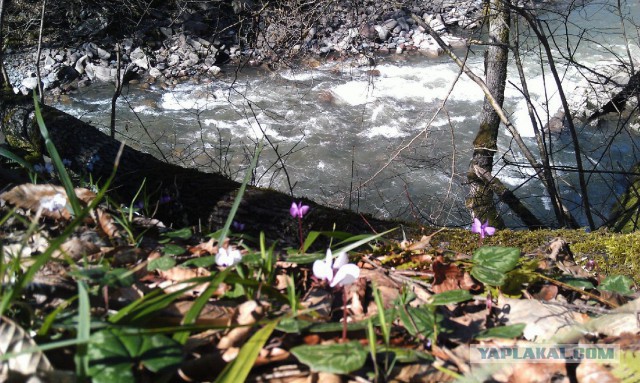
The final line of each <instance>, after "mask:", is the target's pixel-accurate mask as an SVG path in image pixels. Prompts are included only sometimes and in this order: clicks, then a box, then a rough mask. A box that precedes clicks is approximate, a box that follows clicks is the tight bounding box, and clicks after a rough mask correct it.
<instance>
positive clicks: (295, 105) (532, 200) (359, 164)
mask: <svg viewBox="0 0 640 383" xmlns="http://www.w3.org/2000/svg"><path fill="white" fill-rule="evenodd" d="M639 10H640V6H639V5H638V2H637V1H636V2H633V3H630V4H626V5H625V8H624V12H628V13H629V14H631V15H633V14H634V13H633V12H636V13H635V14H638V11H639ZM610 11H611V10H610V8H606V7H604V6H601V5H598V4H593V5H591V6H589V7H586V8H585V10H583V11H582V12H580V13H576V15H575V16H573V18H572V19H570V20H569V21H570V22H575V23H576V24H578V25H582V26H585V25H589V26H592V27H593V28H594V29H592V30H591V32H590V34H589V35H588V36H585V35H583V36H582V37H583V40H582V41H581V44H580V45H579V49H578V50H577V51H576V52H575V55H574V58H576V59H577V60H579V61H580V62H582V63H583V64H585V65H589V66H590V67H592V68H596V69H597V68H602V67H603V66H605V65H607V66H609V65H610V64H611V62H612V61H613V59H614V57H613V56H612V54H611V52H607V50H606V49H610V50H612V51H615V52H617V53H618V54H619V55H621V57H622V59H624V58H625V57H626V53H625V52H624V45H623V44H622V40H621V38H620V33H619V31H620V28H619V21H618V19H617V18H616V16H615V14H612V13H611V12H610ZM605 14H606V15H607V17H606V18H605V17H604V15H605ZM548 18H549V19H551V16H548ZM553 23H554V24H552V25H556V26H560V27H563V28H564V25H565V24H564V23H561V24H558V23H557V21H553ZM568 25H569V27H568V28H567V30H568V31H569V32H570V33H576V32H577V31H578V30H577V28H575V27H573V26H571V24H568ZM600 27H602V28H601V29H598V30H596V29H595V28H600ZM630 30H631V31H635V32H633V33H635V34H634V35H633V36H635V40H634V41H635V44H636V47H635V48H634V49H635V51H634V54H635V55H636V57H637V55H639V54H640V50H638V48H637V44H638V38H637V30H636V29H633V28H631V29H630ZM605 32H606V34H604V33H605ZM586 37H589V39H593V40H596V41H599V42H601V43H602V42H605V43H606V44H605V45H597V44H594V43H592V42H589V41H586V40H588V39H587V38H586ZM576 39H577V37H576V38H573V40H574V41H577V40H576ZM523 42H524V43H527V40H524V41H523ZM605 48H606V49H605ZM537 51H538V48H535V49H534V50H532V51H530V52H526V53H525V56H524V57H525V72H526V75H527V82H528V86H529V91H530V92H531V94H532V97H533V98H534V103H535V105H536V110H537V112H538V114H539V117H540V119H541V120H542V121H546V120H547V117H548V115H549V114H548V113H547V110H548V111H550V114H551V115H553V114H554V113H555V112H556V111H557V110H558V108H559V107H560V101H559V98H558V97H557V91H556V87H555V86H554V85H553V81H552V78H551V74H550V72H549V71H548V69H547V70H545V71H544V72H543V71H542V70H541V69H540V65H539V62H540V59H539V58H538V56H537V55H536V52H537ZM457 53H458V54H459V55H464V54H465V52H460V51H458V52H457ZM483 60H484V58H483V54H482V51H481V50H480V49H477V48H474V49H473V50H472V51H470V52H469V54H468V56H467V64H468V65H469V67H471V68H472V69H473V70H474V71H475V72H476V73H478V74H480V75H481V74H482V70H483ZM509 70H510V75H509V82H510V83H511V84H510V85H509V86H508V87H507V90H506V100H505V110H506V111H507V112H508V113H509V116H510V119H511V120H512V121H513V123H514V125H515V126H516V127H517V129H518V130H519V132H520V134H521V135H523V136H524V138H525V142H526V143H527V144H528V145H529V146H530V148H531V150H532V151H533V152H534V153H537V149H536V144H535V140H534V138H533V128H532V125H531V122H530V118H529V115H528V113H527V108H526V103H525V100H524V97H523V96H522V94H521V92H520V91H519V90H518V88H517V87H515V86H514V85H513V84H517V83H519V81H518V76H517V72H516V70H515V67H514V66H513V65H511V67H510V69H509ZM560 72H561V76H562V77H563V86H564V87H565V92H567V94H569V95H572V94H573V95H574V96H575V95H576V94H579V92H580V89H581V88H579V87H578V85H579V84H581V83H582V84H584V80H583V79H582V77H580V76H579V72H580V71H579V70H578V69H576V67H568V66H564V65H560ZM225 73H226V74H225V75H223V76H222V77H221V78H218V79H215V80H214V81H211V82H209V83H198V84H195V83H191V82H185V83H181V84H177V85H176V86H175V87H173V88H172V89H167V90H165V89H162V88H160V87H159V86H155V85H153V86H151V87H150V88H148V89H147V88H144V89H143V87H139V86H129V87H128V88H127V89H125V91H124V92H123V95H122V97H121V98H120V100H119V101H118V130H119V131H120V132H121V133H122V134H123V135H124V136H126V137H128V142H129V143H131V144H132V145H134V146H136V145H138V143H144V145H142V144H139V145H140V146H141V147H144V149H145V150H148V151H150V152H152V153H154V154H156V155H158V154H159V151H162V152H163V153H164V155H165V156H168V157H170V158H171V159H172V160H174V161H178V162H181V163H184V164H185V165H189V166H198V167H199V168H201V169H203V170H210V171H223V172H226V173H228V174H230V175H232V176H234V177H236V178H241V177H242V174H243V172H244V170H243V169H244V167H245V166H246V164H247V163H248V160H247V159H248V158H249V157H250V156H251V154H252V153H253V151H254V150H255V146H256V142H257V141H258V140H259V139H260V138H261V137H263V136H266V137H267V138H268V142H267V145H266V150H265V151H264V152H263V154H262V156H261V157H260V162H259V167H258V169H257V171H256V179H255V183H256V184H257V185H259V186H265V187H273V188H277V189H280V190H282V191H286V192H290V191H291V190H293V194H294V195H295V196H307V197H309V198H312V199H314V200H315V201H317V202H320V203H324V204H329V205H333V206H340V207H350V208H352V209H354V210H358V211H364V212H369V213H373V214H375V215H377V216H380V217H385V218H393V217H400V218H405V219H413V218H416V219H418V220H420V221H422V222H428V223H430V224H441V225H444V224H447V225H467V224H468V222H469V221H470V218H469V214H468V212H467V211H466V210H465V207H464V199H465V196H466V192H467V190H466V188H465V180H466V170H467V167H468V164H469V158H470V155H471V142H472V140H473V138H474V135H475V132H476V129H477V127H478V125H479V114H480V108H481V105H482V100H483V93H482V91H481V90H480V88H479V87H478V86H477V85H476V84H475V83H473V81H471V80H470V79H469V78H468V77H466V76H464V75H462V76H460V75H459V74H460V70H459V68H458V67H457V66H456V65H455V64H453V63H452V62H451V61H450V60H449V58H448V57H440V58H427V57H423V56H420V55H403V56H387V57H382V58H379V59H378V62H377V65H376V66H375V68H371V67H357V66H352V65H350V64H349V63H345V62H329V63H325V64H322V65H320V66H318V67H316V68H314V69H304V70H283V71H277V72H270V71H266V70H264V69H255V68H254V69H244V70H241V71H237V72H236V71H235V70H234V68H225ZM112 91H113V87H112V85H107V84H105V85H92V86H91V87H89V88H86V89H83V90H81V91H80V92H79V93H77V94H74V95H72V96H71V97H70V98H69V99H68V100H67V101H66V102H64V103H60V104H59V105H57V106H58V107H60V108H62V109H63V110H66V111H68V112H70V113H72V114H74V115H76V116H80V117H82V118H83V119H85V120H90V121H91V122H92V123H93V124H95V125H97V126H103V127H106V125H107V124H108V121H109V113H110V99H111V94H112ZM578 99H579V97H578ZM444 100H446V102H445V103H444V107H442V105H443V101H444ZM141 125H143V126H144V129H143V128H141ZM578 128H579V132H580V143H581V147H582V150H583V154H584V156H583V158H584V161H585V162H586V165H585V166H586V167H587V168H589V169H592V168H593V169H596V170H611V169H613V170H627V169H628V168H629V167H630V166H631V165H633V164H635V163H636V162H638V159H637V158H636V157H637V154H638V153H639V152H638V150H637V148H636V144H637V143H638V136H637V135H636V133H634V132H633V131H631V130H629V131H627V130H626V129H623V130H622V131H621V133H620V134H618V135H614V134H613V133H614V132H617V130H616V129H618V126H617V125H616V124H615V123H604V124H600V125H599V126H598V127H594V126H585V127H583V126H578ZM504 132H505V133H504V134H502V133H501V137H500V143H499V146H500V148H499V152H498V153H497V158H499V159H500V160H499V161H498V163H497V164H496V166H495V168H494V174H496V175H497V176H498V177H499V178H500V179H501V180H502V181H503V182H504V183H505V184H506V185H507V186H509V187H510V188H512V189H514V190H515V192H516V194H517V195H518V196H519V197H520V198H521V199H523V201H524V202H525V203H526V204H527V205H528V206H529V207H530V208H531V209H532V210H533V211H534V212H535V213H536V214H537V215H538V216H539V217H541V218H543V219H547V220H552V214H553V212H552V210H551V206H550V204H549V200H548V198H547V197H546V194H545V192H544V190H543V188H542V187H541V186H540V184H539V181H537V180H534V179H532V175H533V171H532V170H531V169H530V168H528V167H526V166H514V165H513V163H516V164H521V165H526V161H525V160H524V157H523V156H522V154H521V152H520V150H519V149H518V148H517V146H516V145H515V143H514V142H513V140H512V138H511V136H510V135H509V134H508V133H506V130H505V131H504ZM612 136H616V137H617V138H615V139H611V138H610V137H612ZM152 142H155V143H156V144H151V143H152ZM551 144H552V147H553V149H554V152H555V154H554V158H553V160H554V164H555V165H559V166H573V165H574V164H575V154H574V152H573V147H572V145H571V140H570V136H569V134H568V133H567V132H563V133H559V134H554V135H553V137H552V143H551ZM595 164H597V165H595ZM285 170H286V171H285ZM558 181H559V184H560V187H561V194H562V196H563V197H564V198H565V200H566V203H567V205H568V207H569V208H571V209H573V210H574V213H575V214H576V216H577V217H578V219H579V220H580V222H584V220H583V217H582V215H581V209H580V203H581V200H580V197H579V193H578V192H577V191H578V190H577V189H578V188H577V181H576V176H575V173H573V172H568V171H565V172H559V173H558ZM588 181H589V192H590V198H591V202H592V204H593V205H594V207H595V210H596V211H599V212H602V214H603V217H604V215H605V214H606V212H607V211H608V210H609V209H610V206H611V203H612V201H613V196H614V195H616V194H620V193H621V192H622V191H623V190H624V185H625V182H626V181H625V178H624V177H623V176H622V175H619V174H612V175H611V174H600V173H593V174H589V175H588ZM501 208H502V209H503V210H504V212H505V216H506V217H507V221H508V223H509V224H510V225H511V226H513V227H517V226H518V225H519V222H518V220H517V219H515V218H514V217H510V216H509V213H508V209H507V208H506V207H504V206H502V207H501ZM598 220H599V222H602V219H600V218H599V219H598Z"/></svg>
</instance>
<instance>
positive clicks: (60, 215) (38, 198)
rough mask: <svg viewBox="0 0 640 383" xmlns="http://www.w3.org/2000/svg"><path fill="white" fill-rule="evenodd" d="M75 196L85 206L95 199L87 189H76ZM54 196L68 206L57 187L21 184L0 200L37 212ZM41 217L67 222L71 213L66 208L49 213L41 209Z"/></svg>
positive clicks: (61, 189)
mask: <svg viewBox="0 0 640 383" xmlns="http://www.w3.org/2000/svg"><path fill="white" fill-rule="evenodd" d="M75 193H76V196H77V197H78V198H79V199H80V200H81V201H82V202H84V203H85V204H87V203H89V202H91V201H92V200H93V199H94V198H95V197H96V195H95V193H93V192H92V191H90V190H88V189H84V188H76V189H75ZM56 195H61V196H62V197H63V198H64V199H65V200H66V203H67V205H68V199H67V192H66V191H65V190H64V188H63V187H62V186H57V185H49V184H46V185H35V184H23V185H18V186H16V187H14V188H12V189H11V190H9V191H7V192H4V193H2V194H0V200H3V201H6V202H7V203H9V204H11V205H14V206H16V207H18V208H20V209H25V210H31V211H34V212H35V211H38V210H39V209H41V206H42V203H43V202H46V201H51V200H52V199H53V198H54V197H55V196H56ZM42 215H43V216H44V217H48V218H53V219H64V220H69V219H70V218H71V212H70V211H69V209H68V208H67V206H65V207H62V208H61V209H60V210H57V211H51V210H49V209H45V208H42Z"/></svg>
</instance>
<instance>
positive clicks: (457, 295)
mask: <svg viewBox="0 0 640 383" xmlns="http://www.w3.org/2000/svg"><path fill="white" fill-rule="evenodd" d="M470 299H473V295H471V293H470V292H469V291H468V290H449V291H444V292H442V293H439V294H436V295H434V296H433V297H432V300H431V302H430V304H432V305H434V306H445V305H450V304H454V303H460V302H464V301H468V300H470Z"/></svg>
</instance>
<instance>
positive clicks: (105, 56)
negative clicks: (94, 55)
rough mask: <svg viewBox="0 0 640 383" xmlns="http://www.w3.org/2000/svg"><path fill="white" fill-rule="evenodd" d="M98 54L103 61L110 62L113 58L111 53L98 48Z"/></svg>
mask: <svg viewBox="0 0 640 383" xmlns="http://www.w3.org/2000/svg"><path fill="white" fill-rule="evenodd" d="M96 50H97V52H98V58H100V59H101V60H109V59H110V58H111V53H110V52H107V51H106V50H104V49H102V48H100V47H98V49H96Z"/></svg>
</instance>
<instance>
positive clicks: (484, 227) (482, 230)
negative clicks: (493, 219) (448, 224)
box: [471, 218, 496, 239]
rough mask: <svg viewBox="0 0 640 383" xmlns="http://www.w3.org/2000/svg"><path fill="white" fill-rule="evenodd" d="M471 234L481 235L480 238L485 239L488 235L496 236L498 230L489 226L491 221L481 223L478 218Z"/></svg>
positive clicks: (474, 221)
mask: <svg viewBox="0 0 640 383" xmlns="http://www.w3.org/2000/svg"><path fill="white" fill-rule="evenodd" d="M471 232H472V233H476V234H480V238H482V239H484V237H485V236H487V235H494V234H495V233H496V228H495V227H492V226H489V220H486V221H485V223H481V222H480V220H479V219H478V218H474V219H473V224H472V225H471Z"/></svg>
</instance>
